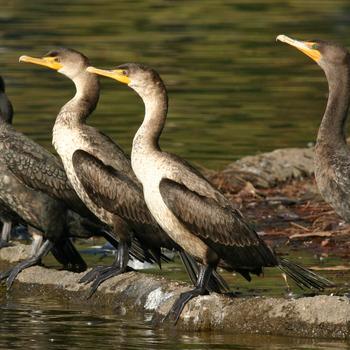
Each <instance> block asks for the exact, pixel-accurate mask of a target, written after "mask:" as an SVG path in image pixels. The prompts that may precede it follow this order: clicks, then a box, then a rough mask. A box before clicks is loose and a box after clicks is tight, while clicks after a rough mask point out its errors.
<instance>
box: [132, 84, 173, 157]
mask: <svg viewBox="0 0 350 350" xmlns="http://www.w3.org/2000/svg"><path fill="white" fill-rule="evenodd" d="M140 96H141V98H142V100H143V102H144V104H145V117H144V119H143V122H142V124H141V126H140V128H139V130H138V131H137V133H136V135H135V137H134V141H133V147H136V146H137V145H140V144H141V145H142V148H151V149H153V150H160V147H159V138H160V135H161V133H162V131H163V128H164V125H165V120H166V116H167V112H168V95H167V91H166V88H165V86H164V84H163V83H162V82H159V83H158V84H157V86H156V88H152V89H150V90H149V91H148V92H147V93H140Z"/></svg>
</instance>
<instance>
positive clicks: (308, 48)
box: [276, 35, 322, 62]
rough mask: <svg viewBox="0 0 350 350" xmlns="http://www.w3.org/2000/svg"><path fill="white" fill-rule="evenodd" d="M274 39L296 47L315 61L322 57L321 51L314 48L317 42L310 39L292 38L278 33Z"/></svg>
mask: <svg viewBox="0 0 350 350" xmlns="http://www.w3.org/2000/svg"><path fill="white" fill-rule="evenodd" d="M276 40H279V41H282V42H283V43H287V44H289V45H292V46H294V47H296V48H297V49H298V50H300V51H302V52H304V54H305V55H307V56H309V57H311V58H312V59H313V60H314V61H316V62H318V61H319V60H320V59H321V58H322V55H321V52H320V51H318V50H317V49H315V48H314V47H315V46H316V45H317V43H314V42H311V41H298V40H294V39H292V38H289V37H288V36H286V35H279V36H278V37H277V38H276Z"/></svg>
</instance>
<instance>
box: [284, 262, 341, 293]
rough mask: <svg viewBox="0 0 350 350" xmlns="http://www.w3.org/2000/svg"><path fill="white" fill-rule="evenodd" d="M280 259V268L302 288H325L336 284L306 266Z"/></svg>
mask: <svg viewBox="0 0 350 350" xmlns="http://www.w3.org/2000/svg"><path fill="white" fill-rule="evenodd" d="M278 259H279V265H278V268H279V269H280V270H281V271H282V272H285V273H286V274H287V275H288V276H289V277H290V278H291V279H292V280H293V281H294V282H295V283H296V284H297V285H298V287H299V288H301V289H304V288H309V289H318V290H324V289H325V288H330V287H334V286H335V284H334V283H333V282H331V281H329V280H328V279H327V278H325V277H322V276H320V275H317V274H316V273H314V272H312V271H310V270H308V269H306V268H305V267H302V266H300V265H298V264H296V263H294V262H291V261H289V260H287V259H284V258H278Z"/></svg>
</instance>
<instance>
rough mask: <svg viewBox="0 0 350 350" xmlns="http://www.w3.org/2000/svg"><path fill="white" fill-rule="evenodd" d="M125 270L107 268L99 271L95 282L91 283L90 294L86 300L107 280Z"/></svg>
mask: <svg viewBox="0 0 350 350" xmlns="http://www.w3.org/2000/svg"><path fill="white" fill-rule="evenodd" d="M125 270H126V269H121V268H118V269H115V267H111V266H109V267H107V268H105V269H104V271H100V273H99V275H98V276H97V277H96V279H95V281H94V282H93V284H92V286H91V289H90V292H89V294H88V296H87V299H90V298H91V297H92V296H93V295H94V294H95V292H96V290H97V289H98V287H99V286H100V285H101V284H102V283H103V282H104V281H106V280H108V279H109V278H111V277H114V276H118V275H121V274H122V273H124V272H125Z"/></svg>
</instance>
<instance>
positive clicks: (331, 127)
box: [317, 65, 350, 146]
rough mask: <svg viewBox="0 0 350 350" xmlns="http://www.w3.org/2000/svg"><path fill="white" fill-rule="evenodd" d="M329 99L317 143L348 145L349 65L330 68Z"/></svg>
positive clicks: (328, 73) (327, 75)
mask: <svg viewBox="0 0 350 350" xmlns="http://www.w3.org/2000/svg"><path fill="white" fill-rule="evenodd" d="M326 77H327V80H328V86H329V97H328V102H327V107H326V111H325V113H324V115H323V118H322V122H321V125H320V128H319V131H318V135H317V143H327V144H328V145H337V146H338V145H346V135H345V124H346V120H347V115H348V109H349V98H350V69H349V65H343V66H334V67H330V68H328V69H327V71H326Z"/></svg>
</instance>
